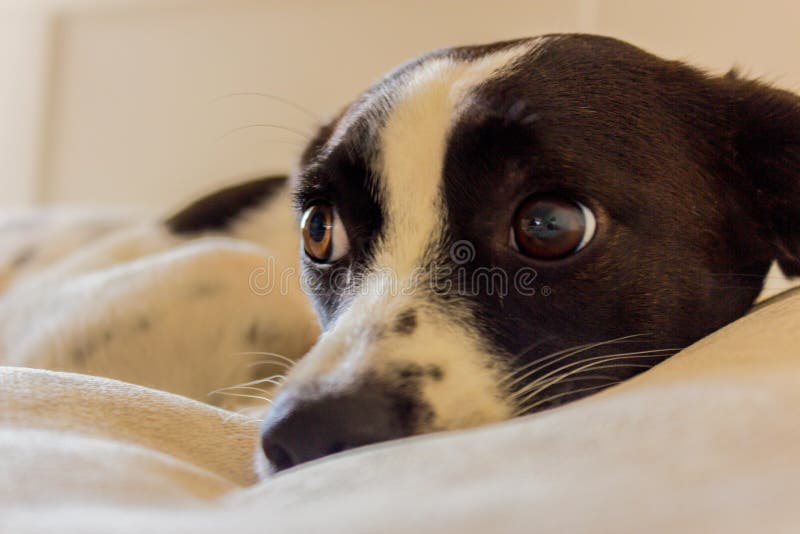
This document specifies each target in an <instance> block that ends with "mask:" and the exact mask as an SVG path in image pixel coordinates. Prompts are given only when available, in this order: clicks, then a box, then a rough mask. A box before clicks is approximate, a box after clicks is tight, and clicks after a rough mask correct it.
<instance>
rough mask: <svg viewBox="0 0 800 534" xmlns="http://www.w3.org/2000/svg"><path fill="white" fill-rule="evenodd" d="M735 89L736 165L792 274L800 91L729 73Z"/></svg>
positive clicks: (799, 272)
mask: <svg viewBox="0 0 800 534" xmlns="http://www.w3.org/2000/svg"><path fill="white" fill-rule="evenodd" d="M726 81H728V82H730V83H731V84H732V91H733V101H732V104H733V126H734V129H735V130H734V136H733V140H732V141H733V148H734V151H735V152H734V158H735V166H736V168H737V170H738V171H739V173H741V175H743V178H744V181H745V182H746V187H747V188H748V190H749V195H748V198H750V199H751V201H752V203H753V204H752V208H753V210H754V215H755V218H756V219H757V221H758V222H759V223H760V224H761V225H762V230H763V231H764V233H765V235H766V236H767V238H768V240H769V241H770V243H769V245H770V246H771V247H772V250H773V254H774V258H775V259H776V260H777V261H778V264H779V265H780V267H781V269H782V270H783V272H784V273H785V274H786V275H787V276H800V97H798V96H797V95H794V94H792V93H789V92H787V91H782V90H780V89H775V88H773V87H770V86H768V85H766V84H763V83H760V82H755V81H747V80H740V79H737V78H736V75H735V74H734V73H731V74H729V75H728V76H727V77H726Z"/></svg>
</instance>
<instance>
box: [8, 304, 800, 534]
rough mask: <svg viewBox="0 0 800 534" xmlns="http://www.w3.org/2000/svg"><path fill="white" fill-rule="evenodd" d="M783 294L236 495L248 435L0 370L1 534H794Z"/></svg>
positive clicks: (798, 439) (792, 414) (145, 395)
mask: <svg viewBox="0 0 800 534" xmlns="http://www.w3.org/2000/svg"><path fill="white" fill-rule="evenodd" d="M798 325H800V293H798V292H795V293H793V294H791V295H787V296H784V297H782V298H780V299H777V300H775V301H772V302H770V303H769V304H768V305H766V306H764V307H761V308H760V309H758V310H757V311H755V312H753V313H752V314H750V315H748V316H747V317H744V318H742V319H740V320H739V321H737V322H735V323H733V324H732V325H729V326H728V327H726V328H724V329H722V330H720V331H718V332H716V333H714V334H712V335H711V336H708V337H707V338H706V339H703V340H701V341H700V342H698V343H696V344H695V345H693V346H692V347H690V348H688V349H686V350H684V351H683V352H681V353H680V354H678V355H676V356H674V357H673V358H671V359H669V360H668V361H666V362H664V363H663V364H661V365H658V366H657V367H655V368H654V369H652V370H650V371H648V372H646V373H644V374H642V375H639V376H638V377H636V378H634V379H632V380H629V381H627V382H625V383H623V384H621V385H619V386H617V387H614V388H612V389H609V390H606V391H604V392H603V393H601V394H598V395H594V396H592V397H589V398H586V399H583V400H580V401H578V402H574V403H571V404H568V405H565V406H562V407H560V408H557V409H554V410H550V411H547V412H543V413H540V414H535V415H532V416H527V417H524V418H519V419H516V420H512V421H508V422H505V423H502V424H497V425H492V426H487V427H482V428H477V429H473V430H467V431H461V432H453V433H447V434H438V435H428V436H422V437H418V438H410V439H406V440H401V441H397V442H390V443H385V444H380V445H376V446H371V447H367V448H364V449H356V450H352V451H348V452H345V453H343V454H340V455H336V456H332V457H328V458H326V459H323V460H320V461H316V462H312V463H309V464H303V465H301V466H299V467H297V468H295V469H291V470H288V471H286V472H283V473H281V474H280V475H278V476H276V477H274V478H271V479H268V480H265V481H262V482H260V483H257V484H253V482H254V480H255V478H254V474H253V468H252V457H253V452H254V451H255V450H256V449H257V426H258V421H256V420H253V419H249V418H246V417H244V416H240V415H236V414H233V413H230V412H225V411H223V410H219V409H216V408H213V407H210V406H206V405H203V404H201V403H198V402H194V401H191V400H188V399H185V398H182V397H179V396H176V395H172V394H167V393H163V392H159V391H154V390H149V389H147V388H143V387H140V386H134V385H131V384H125V383H122V382H117V381H113V380H108V379H102V378H97V377H90V376H83V375H76V374H67V373H57V372H52V371H39V370H31V369H19V368H3V369H2V370H0V466H2V469H0V503H1V504H0V506H2V507H3V509H2V510H0V526H2V527H3V529H2V530H3V531H4V532H14V533H26V532H30V533H39V532H42V533H44V532H52V531H55V530H56V529H57V530H58V531H59V532H98V533H100V532H102V533H117V532H120V533H128V532H131V533H133V532H137V533H139V532H147V531H154V532H189V531H191V532H192V533H193V534H198V533H208V534H212V533H213V534H219V533H220V532H236V533H237V534H240V533H249V532H253V533H263V532H281V533H283V532H294V531H300V532H323V531H324V532H334V533H336V532H342V533H354V532H387V533H392V532H420V531H431V532H443V531H453V532H465V533H470V532H501V531H502V532H534V531H535V532H550V531H552V532H576V531H580V532H619V531H632V532H708V531H716V532H726V533H729V532H754V531H758V532H775V531H785V532H787V531H797V530H798V529H800V507H798V506H797V495H800V462H798V453H797V451H798V450H800V350H799V348H800V328H798Z"/></svg>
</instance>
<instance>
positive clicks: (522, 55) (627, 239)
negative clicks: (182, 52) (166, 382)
mask: <svg viewBox="0 0 800 534" xmlns="http://www.w3.org/2000/svg"><path fill="white" fill-rule="evenodd" d="M294 182H295V184H294V186H295V187H294V191H295V193H294V194H295V207H296V208H297V214H296V216H295V215H292V214H290V213H289V211H288V208H287V206H288V197H287V193H286V189H285V188H284V187H277V186H276V187H273V186H270V185H267V183H266V182H256V183H255V184H256V185H253V184H249V185H245V186H242V188H240V189H234V190H227V191H224V192H221V193H220V194H217V195H214V196H212V197H210V198H209V199H206V200H204V201H201V202H199V203H196V204H195V205H193V206H190V207H189V208H187V209H186V210H185V211H183V212H182V213H180V214H178V215H176V216H174V217H171V218H170V219H168V220H167V221H166V222H164V223H160V224H157V225H153V226H149V227H147V228H149V229H143V228H141V227H140V228H139V229H138V230H136V231H135V232H134V233H133V234H128V235H127V236H124V237H120V235H121V234H118V235H117V237H110V238H105V240H104V241H102V242H101V243H96V244H95V245H93V249H92V253H91V257H92V258H93V259H92V260H91V261H85V262H82V261H81V260H80V259H78V260H76V259H74V258H73V259H68V260H65V261H62V265H58V266H56V267H51V268H49V269H47V270H46V271H41V272H39V273H38V274H36V273H34V274H30V275H27V277H26V279H23V280H22V281H21V282H20V283H18V284H15V287H14V288H12V290H11V291H9V293H8V294H7V295H6V297H5V300H4V302H3V303H2V308H0V312H1V313H3V314H4V315H5V318H4V321H3V324H4V328H5V329H6V330H5V332H4V333H3V338H4V340H5V342H6V353H7V354H9V355H11V357H12V361H13V362H14V363H18V364H19V363H25V362H28V361H30V360H31V359H33V360H34V361H35V358H37V357H39V358H41V357H46V356H43V355H50V354H58V355H59V357H66V358H67V359H68V360H70V361H69V363H70V364H72V363H74V361H77V360H80V361H81V362H83V363H82V365H83V366H84V368H85V370H90V371H91V370H92V365H97V364H98V362H108V361H119V360H118V359H119V358H123V359H124V360H126V361H130V362H136V364H137V365H140V364H141V361H140V358H152V357H154V358H169V359H170V363H165V362H163V361H158V362H152V363H151V365H158V366H163V367H164V368H166V369H171V373H176V374H178V375H181V374H182V376H181V378H176V379H177V380H178V381H181V380H183V381H184V382H185V387H182V388H177V389H178V390H179V392H181V393H188V394H191V395H194V396H199V393H200V391H201V390H205V391H208V390H211V389H214V388H216V387H222V386H224V385H230V384H234V383H237V382H247V381H249V380H248V379H252V380H255V381H256V383H254V384H250V385H245V386H244V387H245V388H254V387H259V386H261V383H259V382H258V378H260V377H264V376H265V375H266V373H258V374H257V375H255V376H249V375H248V374H247V373H243V372H242V370H241V369H236V370H234V367H235V366H234V365H232V364H231V363H230V358H231V354H233V353H237V352H247V351H270V352H279V353H288V354H289V355H290V356H295V355H299V354H300V353H301V352H303V351H304V349H305V348H306V346H307V345H308V344H309V342H310V340H311V339H312V338H313V337H314V334H315V332H314V328H313V326H311V325H310V320H309V317H310V316H309V314H308V311H307V310H306V308H305V307H304V305H303V303H302V302H301V301H300V299H299V298H298V293H299V292H298V291H296V287H295V291H291V292H288V293H289V294H288V295H287V294H284V293H287V292H284V291H272V292H270V294H268V295H262V296H260V298H255V296H258V291H257V290H255V291H254V288H253V273H254V272H256V273H257V272H258V271H257V270H256V269H257V267H256V266H257V265H258V264H259V261H260V264H262V265H263V262H264V259H263V258H264V256H265V255H267V254H273V255H276V256H277V257H278V263H277V266H276V267H277V271H283V272H286V270H287V269H291V268H292V267H293V266H294V262H295V261H296V250H297V242H298V239H299V240H301V242H302V243H303V244H304V245H303V248H304V252H303V253H302V254H301V256H302V264H303V273H304V276H305V278H304V281H305V289H306V290H307V291H308V292H310V293H311V297H312V301H313V303H314V307H315V310H316V313H317V317H318V318H319V323H320V325H321V327H322V336H321V337H320V339H319V341H318V342H317V344H316V345H315V346H314V347H313V348H312V349H311V350H310V352H309V353H308V354H307V355H306V356H305V357H304V358H303V359H302V360H301V362H300V363H299V364H298V365H296V366H294V367H293V368H292V369H291V373H290V374H289V375H288V379H287V381H286V383H285V385H284V386H283V387H282V388H281V390H280V391H279V393H278V395H277V396H276V397H275V399H274V401H275V406H274V408H273V409H272V410H270V412H269V414H268V416H267V419H266V420H265V423H264V432H263V444H264V450H265V453H266V456H267V457H268V458H269V460H270V462H271V464H272V465H273V467H275V468H277V469H282V468H286V467H290V466H292V465H296V464H297V463H300V462H303V461H306V460H310V459H314V458H318V457H321V456H324V455H326V454H329V453H332V452H336V451H339V450H343V449H348V448H352V447H356V446H359V445H363V444H368V443H373V442H377V441H382V440H387V439H393V438H397V437H402V436H408V435H413V434H419V433H424V432H431V431H436V430H446V429H454V428H462V427H467V426H472V425H477V424H483V423H487V422H492V421H498V420H503V419H507V418H509V417H513V416H515V415H520V414H524V413H530V412H533V411H536V410H538V409H541V408H544V407H547V406H550V405H555V404H559V403H561V402H565V401H567V400H570V399H574V398H578V397H580V396H582V395H585V394H588V393H590V392H592V391H598V390H600V389H602V388H604V387H607V386H609V385H611V384H614V383H617V382H619V381H620V380H624V379H625V378H627V377H629V376H632V375H634V374H636V373H638V372H641V371H642V370H644V369H647V368H648V367H650V366H652V365H654V364H656V363H657V362H658V361H660V360H662V359H663V358H665V357H668V356H669V355H670V354H673V353H674V352H676V351H677V350H679V349H680V348H682V347H684V346H686V345H688V344H690V343H692V342H693V341H695V340H697V339H699V338H700V337H702V336H704V335H706V334H708V333H709V332H711V331H713V330H715V329H717V328H719V327H720V326H722V325H724V324H726V323H728V322H730V321H732V320H734V319H736V318H737V317H739V316H741V315H742V314H744V313H745V312H746V311H747V309H748V308H749V307H750V305H751V304H752V302H753V301H754V300H755V298H756V296H757V295H758V294H759V291H760V290H761V287H762V282H763V279H764V276H765V274H766V273H767V270H768V268H769V266H770V264H771V263H772V262H773V261H777V262H778V263H779V264H780V265H781V267H782V268H783V270H784V272H786V273H787V274H790V275H797V274H800V103H799V102H798V99H797V98H796V97H795V96H793V95H791V94H789V93H785V92H782V91H779V90H776V89H772V88H769V87H767V86H765V85H762V84H759V83H755V82H750V81H743V80H739V79H737V78H736V77H735V76H732V75H731V76H726V77H722V78H715V77H711V76H707V75H704V74H702V73H700V72H698V71H696V70H694V69H691V68H689V67H687V66H685V65H683V64H680V63H676V62H669V61H664V60H661V59H659V58H656V57H655V56H652V55H649V54H647V53H645V52H643V51H641V50H639V49H636V48H634V47H631V46H629V45H626V44H624V43H621V42H619V41H615V40H612V39H607V38H602V37H595V36H584V35H565V36H547V37H542V38H537V39H526V40H520V41H513V42H504V43H497V44H494V45H489V46H483V47H469V48H458V49H449V50H442V51H438V52H434V53H432V54H428V55H426V56H423V57H421V58H419V59H417V60H415V61H412V62H410V63H407V64H406V65H404V66H402V67H400V68H399V69H398V70H396V71H394V72H393V73H391V74H389V75H388V76H387V77H386V78H384V79H383V80H381V81H380V82H378V83H377V84H376V85H375V86H373V87H372V88H371V89H369V90H368V91H366V92H365V93H364V94H363V95H362V96H361V97H360V98H359V99H358V100H357V101H356V102H355V103H354V104H352V105H351V106H349V107H348V108H347V109H345V110H344V111H343V112H342V113H341V114H340V115H339V116H338V117H337V118H336V119H335V120H334V121H333V122H331V123H330V124H328V125H326V126H324V127H323V128H321V130H320V132H319V134H318V135H317V137H316V138H315V139H314V140H313V141H312V142H311V143H310V144H309V146H308V148H307V149H306V151H305V152H304V154H303V156H302V158H301V163H300V167H299V169H298V171H297V173H296V174H295V176H294ZM270 183H272V182H270ZM273 185H274V184H273ZM278 220H280V221H282V222H281V224H280V225H279V224H277V222H276V221H278ZM298 220H299V221H300V223H301V232H300V235H298V232H297V230H293V229H287V228H285V226H286V225H291V224H292V223H293V222H294V223H296V221H298ZM208 236H226V238H227V239H230V240H228V241H225V240H220V238H219V237H217V238H212V239H211V240H209V238H208ZM223 239H225V238H223ZM234 240H235V241H234ZM245 241H246V242H248V243H252V245H250V246H249V247H248V246H245V245H243V242H245ZM132 243H138V245H136V246H134V247H131V244H132ZM257 247H261V248H257ZM145 254H146V255H147V256H146V257H142V256H144V255H145ZM31 257H35V254H34V255H32V256H31ZM84 257H86V256H84ZM140 257H141V258H140ZM97 258H101V261H100V263H101V264H102V263H103V261H106V262H116V261H118V260H125V261H126V263H125V264H124V265H123V266H120V267H118V268H115V269H112V270H111V274H108V272H105V271H104V273H105V274H103V275H102V276H100V277H99V278H98V276H99V275H97V274H96V273H97V270H96V265H97ZM135 258H140V259H135ZM131 260H132V261H131ZM23 263H24V262H23ZM106 264H107V263H106ZM164 268H166V269H167V270H168V271H169V272H170V273H172V278H169V279H168V280H160V281H159V283H157V279H154V277H153V273H160V272H163V270H164ZM92 273H95V274H92ZM173 281H174V282H173ZM178 281H180V283H178ZM34 284H35V285H34ZM43 284H47V285H50V284H54V285H55V286H57V287H58V288H66V289H59V291H58V292H57V293H56V294H55V296H53V295H50V294H48V295H46V296H42V293H41V287H42V285H43ZM120 284H124V287H131V286H132V287H134V288H136V289H134V291H138V292H134V293H132V294H131V296H132V297H134V298H132V299H126V298H125V297H126V294H125V293H124V291H123V293H122V294H121V296H120V293H119V289H116V288H118V287H119V285H120ZM37 286H38V288H37ZM245 286H246V289H244V288H245ZM101 289H102V291H100V290H101ZM125 291H127V290H125ZM142 292H144V294H145V295H150V296H152V297H154V299H151V298H150V297H148V298H145V299H143V300H141V299H138V298H136V297H138V296H139V295H140V294H142ZM76 293H77V294H82V295H88V296H90V297H91V298H99V299H101V304H102V303H103V302H113V303H114V305H118V304H119V303H120V302H126V304H125V306H126V308H125V309H120V310H117V309H113V310H112V309H108V307H110V306H112V304H110V303H109V305H108V306H107V307H106V308H103V307H102V306H101V307H100V308H99V310H100V311H99V312H98V316H97V317H94V316H93V317H91V318H89V319H88V320H86V319H84V318H81V319H80V320H79V322H80V323H81V326H82V327H83V328H82V329H76V331H77V332H78V334H76V336H75V337H74V339H69V340H66V341H65V340H57V341H55V340H53V339H52V337H48V336H47V335H46V330H42V329H41V328H40V327H37V329H36V335H34V334H32V333H29V334H28V335H27V336H23V339H26V341H25V342H24V343H22V342H20V340H19V335H18V332H20V331H26V329H25V326H26V325H29V324H31V322H32V319H31V317H38V316H39V315H38V314H39V313H40V311H39V310H41V309H42V307H43V306H46V307H48V308H50V307H51V306H53V303H55V305H56V306H57V309H58V310H60V311H58V312H57V313H56V312H51V313H54V314H55V315H57V316H58V318H59V320H63V319H64V317H65V316H66V317H68V318H69V319H70V320H78V319H75V318H73V317H70V315H69V314H70V313H71V312H70V310H71V309H74V308H71V307H70V306H71V304H70V303H71V302H73V299H74V298H75V295H76ZM109 294H111V297H109ZM209 295H212V297H209ZM108 299H111V300H108ZM20 303H24V305H21V304H20ZM154 303H155V304H154ZM26 306H27V308H26ZM127 306H130V308H127ZM20 310H23V311H25V310H28V311H29V313H27V315H26V314H25V313H20ZM159 314H161V315H162V316H163V318H162V317H159ZM144 315H147V316H148V320H147V321H146V322H145V324H147V325H150V327H152V326H153V325H158V327H159V328H162V327H163V328H164V330H163V331H162V333H161V334H158V335H157V334H155V333H154V332H153V330H154V329H153V328H150V327H148V328H139V329H138V332H139V333H138V334H136V335H139V336H144V337H139V338H137V339H146V340H147V341H146V342H144V343H139V344H134V345H133V346H131V335H133V334H132V332H136V331H137V330H136V328H137V324H138V325H139V326H141V325H142V324H143V323H141V321H139V320H140V319H141V318H142V316H144ZM164 318H166V319H164ZM137 321H139V322H137ZM84 322H85V323H86V324H84ZM20 324H21V325H23V326H22V327H19V326H9V325H20ZM254 325H255V331H256V332H259V331H268V332H271V333H273V334H275V335H277V334H280V333H283V334H284V336H285V338H284V339H283V340H282V341H281V340H274V339H273V340H270V341H269V342H264V341H263V340H261V341H254V339H255V340H257V339H258V336H253V335H250V334H251V333H252V332H253V331H254V330H253V327H254ZM298 325H302V326H300V328H299V333H297V334H295V332H296V331H297V328H298ZM42 332H45V334H43V333H42ZM28 338H33V339H34V340H33V341H27V339H28ZM9 340H13V342H10V341H9ZM103 340H105V341H103ZM9 343H11V344H9ZM9 347H12V348H9ZM20 347H22V349H24V350H22V349H21V348H20ZM31 347H33V348H31ZM132 347H133V348H132ZM90 349H91V350H90ZM70 354H71V355H72V356H69V355H70ZM64 355H67V356H64ZM120 355H122V356H120ZM187 355H189V356H187ZM78 356H80V357H78ZM13 358H16V359H13ZM226 359H227V360H226ZM172 360H174V362H177V363H172ZM209 361H213V362H215V364H214V365H208V362H209ZM226 362H227V363H226ZM51 363H52V362H51ZM237 363H240V362H237ZM51 366H52V365H51ZM63 366H64V367H67V368H69V365H63ZM203 369H211V371H205V372H204V371H203ZM94 370H95V371H96V368H95V369H94ZM184 373H185V374H184ZM168 376H171V375H170V374H169V373H168ZM123 378H125V377H123ZM265 380H266V379H265ZM139 381H141V380H139ZM267 382H268V380H267ZM197 384H200V385H199V386H197ZM156 385H161V384H156ZM171 389H173V390H176V388H174V387H172V388H171ZM237 391H238V392H239V394H245V395H246V394H248V392H247V391H248V390H247V389H244V390H237ZM251 393H252V390H251ZM255 396H258V392H257V391H256V392H255Z"/></svg>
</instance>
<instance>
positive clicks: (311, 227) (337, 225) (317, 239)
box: [300, 204, 348, 263]
mask: <svg viewBox="0 0 800 534" xmlns="http://www.w3.org/2000/svg"><path fill="white" fill-rule="evenodd" d="M300 230H301V232H302V233H303V249H304V250H305V253H306V255H307V256H308V257H309V258H311V259H312V260H313V261H315V262H318V263H328V262H331V261H335V260H338V259H339V258H341V257H342V256H344V255H345V254H346V253H347V249H348V242H347V234H346V233H345V231H344V227H343V226H342V222H341V220H340V219H339V217H338V216H337V215H336V210H335V209H334V208H333V206H331V205H330V204H316V205H314V206H311V207H310V208H308V209H307V210H306V211H305V212H304V213H303V217H302V218H301V219H300Z"/></svg>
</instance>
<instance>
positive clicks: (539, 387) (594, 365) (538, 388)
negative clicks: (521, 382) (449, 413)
mask: <svg viewBox="0 0 800 534" xmlns="http://www.w3.org/2000/svg"><path fill="white" fill-rule="evenodd" d="M643 357H646V358H652V357H653V356H652V355H642V354H635V353H634V354H630V355H624V356H623V355H616V356H613V357H605V358H603V359H598V358H592V359H591V360H595V361H590V360H584V361H581V362H573V364H572V365H574V364H575V363H578V364H584V365H581V366H580V367H578V368H576V369H573V370H571V371H568V372H566V373H563V374H561V375H559V376H557V377H556V378H554V379H551V380H549V381H547V382H546V383H544V384H542V383H543V382H544V380H537V381H536V382H533V383H532V384H529V385H528V386H526V387H525V388H523V389H522V390H520V391H518V392H517V393H515V394H513V395H512V396H511V399H513V400H515V401H516V399H519V397H521V396H522V395H525V397H524V398H523V399H522V400H521V401H520V404H525V403H526V402H528V401H529V400H530V399H532V398H534V397H536V395H538V394H539V393H541V392H542V391H544V390H545V389H548V388H550V387H552V386H554V385H556V384H558V383H560V382H562V381H563V380H564V378H567V377H569V376H572V375H574V374H576V373H580V372H581V371H585V370H587V369H591V370H593V371H595V370H600V369H603V370H606V369H620V368H631V367H638V368H642V369H650V368H652V367H653V366H652V365H647V364H638V363H619V364H614V365H609V366H603V364H605V363H610V362H618V361H621V360H627V359H632V358H643ZM587 362H588V363H587ZM564 367H565V368H567V367H569V366H564ZM531 390H533V391H531Z"/></svg>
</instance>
